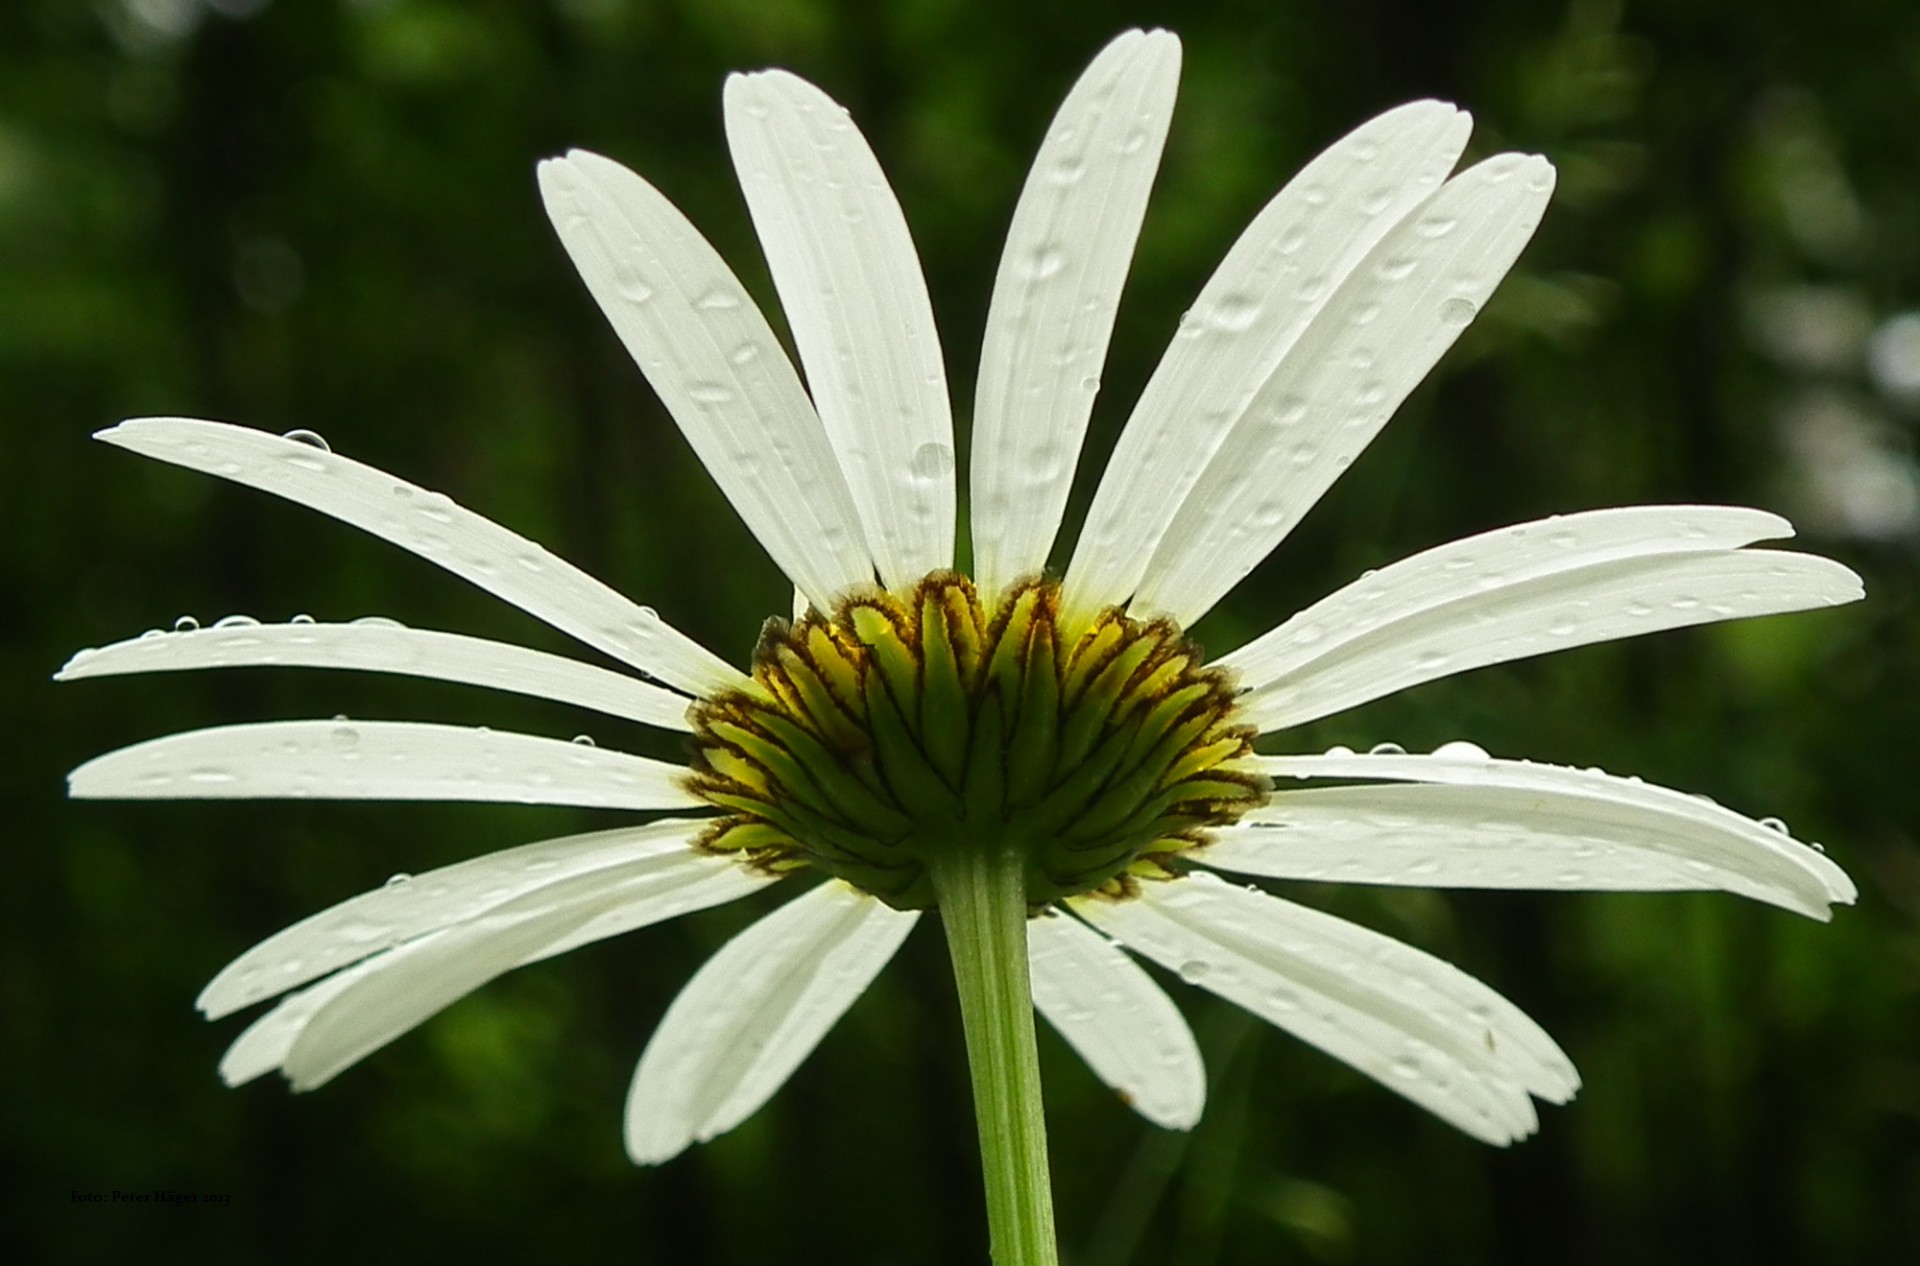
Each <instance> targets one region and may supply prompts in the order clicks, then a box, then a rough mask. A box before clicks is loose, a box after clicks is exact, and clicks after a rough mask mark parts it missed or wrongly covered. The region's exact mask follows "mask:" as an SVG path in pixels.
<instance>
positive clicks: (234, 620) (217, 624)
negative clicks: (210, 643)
mask: <svg viewBox="0 0 1920 1266" xmlns="http://www.w3.org/2000/svg"><path fill="white" fill-rule="evenodd" d="M259 623H260V621H258V620H256V619H254V618H253V617H252V616H250V615H223V616H221V617H220V618H219V619H218V620H215V621H214V622H213V627H214V628H216V629H246V628H252V627H254V626H255V625H258V624H259Z"/></svg>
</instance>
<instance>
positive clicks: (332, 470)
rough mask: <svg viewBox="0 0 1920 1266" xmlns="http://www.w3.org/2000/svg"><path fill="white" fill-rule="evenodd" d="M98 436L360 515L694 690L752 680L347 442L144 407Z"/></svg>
mask: <svg viewBox="0 0 1920 1266" xmlns="http://www.w3.org/2000/svg"><path fill="white" fill-rule="evenodd" d="M94 438H95V439H98V440H105V441H106V442H107V443H109V444H114V445H118V446H119V447H121V448H126V449H131V450H132V451H134V452H136V453H140V454H142V455H143V456H146V457H153V458H157V459H158V460H160V461H163V462H172V463H173V464H174V465H176V466H185V467H186V468H188V469H189V470H198V471H203V472H205V473H207V474H210V475H219V476H221V477H222V478H225V479H231V480H233V481H234V482H235V483H241V484H246V485H247V486H248V487H250V488H258V489H260V490H261V491H263V492H271V493H273V494H274V495H275V496H280V497H285V498H287V499H288V500H289V501H296V502H298V503H300V504H301V505H304V506H307V507H309V508H311V509H314V510H318V511H320V512H321V513H322V514H329V515H332V516H333V517H334V518H336V519H340V520H342V521H343V522H346V523H351V524H352V525H353V526H355V527H357V528H359V529H361V530H362V531H365V532H370V533H372V534H373V535H375V536H377V537H380V538H381V539H382V540H386V541H391V542H392V543H393V544H395V545H398V546H399V547H400V548H402V549H405V550H411V551H412V552H413V553H415V554H418V555H419V556H420V557H422V558H424V559H426V560H427V561H428V562H432V563H438V564H439V565H440V566H442V567H444V568H446V569H447V570H448V571H450V572H452V573H453V574H454V575H456V576H458V577H460V578H461V579H462V580H467V581H471V582H472V583H473V584H476V585H478V586H480V588H482V589H485V590H486V591H487V592H488V593H491V594H494V595H495V596H497V597H500V598H504V599H505V600H506V601H508V602H511V603H513V604H514V605H515V606H517V607H519V608H521V609H522V610H524V611H528V612H530V613H532V614H533V615H536V616H538V617H540V618H541V619H542V620H545V621H546V622H547V623H548V624H551V625H553V627H554V628H556V629H559V630H560V631H561V632H563V633H567V634H569V635H571V636H573V637H576V638H579V639H580V640H581V641H582V642H585V643H586V644H587V645H588V646H591V647H593V648H594V649H596V650H600V651H605V652H606V653H607V654H609V655H611V656H613V657H614V658H615V659H619V660H622V661H624V662H626V663H628V664H631V665H633V666H634V667H635V668H638V669H639V670H640V671H641V672H643V673H646V674H647V675H648V676H651V677H656V678H658V679H659V680H661V681H664V682H666V683H667V684H668V685H671V686H677V687H678V688H680V689H681V690H685V691H687V692H688V693H689V694H696V695H703V696H704V695H709V694H713V693H716V692H718V691H721V690H730V689H734V688H737V687H739V686H741V685H743V684H745V681H746V678H745V677H744V676H743V675H742V674H741V673H740V672H739V671H738V670H736V669H734V668H732V667H731V666H729V665H728V664H727V663H726V662H725V661H724V660H721V659H719V658H717V657H716V656H714V655H713V653H712V652H710V651H708V650H706V649H704V648H703V647H701V646H700V645H699V644H698V643H697V642H694V641H693V640H691V639H690V638H688V637H687V636H686V635H685V634H683V633H680V632H678V631H677V630H675V629H673V628H672V627H670V626H669V625H667V623H666V622H665V621H663V620H661V618H660V617H659V615H658V614H657V613H656V612H655V611H654V610H653V609H652V608H651V607H640V606H635V605H634V604H633V603H631V602H629V601H627V599H625V598H623V597H621V596H620V595H619V594H617V593H615V592H614V591H613V590H611V589H609V588H607V587H606V586H605V585H603V584H601V583H600V582H599V581H597V580H595V579H594V578H593V577H591V576H589V575H587V574H586V573H585V572H583V571H581V570H580V569H579V568H577V567H574V566H573V565H572V564H570V563H567V562H564V561H562V560H561V559H559V558H557V557H555V556H554V555H553V554H551V553H549V552H548V551H546V550H545V549H542V548H541V547H540V546H538V545H535V544H534V543H533V542H532V541H529V540H527V539H525V538H524V537H521V536H519V535H516V534H515V533H513V532H510V531H508V530H507V529H506V528H503V527H501V526H500V525H499V524H498V523H494V522H492V521H491V520H489V519H485V518H482V517H481V516H480V515H477V514H475V513H474V512H473V511H471V510H468V509H465V508H463V507H461V506H458V505H455V504H454V503H453V502H452V501H451V500H449V499H448V498H447V497H445V496H443V495H442V494H440V493H437V492H428V491H427V490H426V489H424V488H419V487H415V486H414V485H413V484H410V483H408V482H406V481H405V480H403V479H396V478H395V477H394V476H392V475H389V474H386V473H385V472H384V471H379V470H375V469H374V468H373V467H371V466H366V465H363V464H361V463H360V462H356V461H354V460H352V459H351V458H347V457H342V456H340V455H339V454H338V453H331V452H328V451H326V450H325V449H322V448H318V447H315V446H314V445H312V444H305V443H302V442H300V441H299V440H290V439H287V438H285V437H283V436H278V435H271V434H269V433H267V432H265V431H255V430H250V429H249V428H246V427H240V426H232V425H229V424H227V423H225V422H206V421H202V420H200V419H197V418H135V419H133V420H132V421H128V422H122V423H121V424H120V425H118V426H116V427H111V428H109V429H107V430H105V431H101V432H99V433H98V434H97V435H95V436H94Z"/></svg>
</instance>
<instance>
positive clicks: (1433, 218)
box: [1413, 215, 1460, 238]
mask: <svg viewBox="0 0 1920 1266" xmlns="http://www.w3.org/2000/svg"><path fill="white" fill-rule="evenodd" d="M1459 224H1460V221H1459V219H1458V218H1457V217H1455V216H1450V215H1427V216H1422V217H1420V219H1419V220H1418V221H1417V222H1416V223H1415V224H1414V226H1413V231H1414V232H1415V233H1418V234H1419V235H1420V236H1421V237H1425V238H1439V237H1445V236H1446V235H1447V234H1449V233H1451V232H1453V230H1454V229H1455V228H1457V227H1458V226H1459Z"/></svg>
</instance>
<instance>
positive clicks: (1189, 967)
mask: <svg viewBox="0 0 1920 1266" xmlns="http://www.w3.org/2000/svg"><path fill="white" fill-rule="evenodd" d="M1212 970H1213V964H1212V963H1209V962H1207V961H1206V960H1205V959H1201V958H1190V959H1188V960H1187V961H1186V962H1184V963H1182V964H1180V979H1182V980H1184V981H1186V982H1187V983H1188V984H1190V985H1197V984H1199V983H1200V981H1201V980H1202V979H1203V978H1205V976H1206V974H1207V973H1208V972H1210V971H1212Z"/></svg>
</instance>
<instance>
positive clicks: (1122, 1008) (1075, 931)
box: [1027, 914, 1207, 1130]
mask: <svg viewBox="0 0 1920 1266" xmlns="http://www.w3.org/2000/svg"><path fill="white" fill-rule="evenodd" d="M1027 961H1028V963H1029V965H1030V966H1031V969H1032V971H1031V976H1032V981H1033V1002H1034V1005H1035V1006H1036V1007H1038V1008H1039V1009H1040V1014H1041V1015H1044V1016H1045V1017H1047V1022H1048V1023H1049V1024H1051V1025H1053V1027H1054V1028H1055V1029H1057V1030H1058V1031H1059V1033H1060V1036H1061V1037H1063V1038H1065V1039H1066V1041H1067V1044H1068V1045H1069V1046H1071V1047H1073V1049H1074V1050H1075V1051H1077V1052H1078V1053H1079V1055H1080V1058H1081V1059H1084V1060H1086V1061H1087V1067H1089V1068H1091V1069H1092V1070H1093V1072H1094V1075H1095V1076H1096V1077H1098V1078H1100V1080H1101V1081H1104V1082H1106V1083H1107V1084H1108V1085H1109V1086H1112V1087H1113V1088H1114V1089H1115V1090H1117V1091H1119V1092H1120V1097H1121V1098H1122V1099H1123V1100H1125V1101H1126V1102H1127V1104H1128V1105H1129V1106H1131V1107H1132V1108H1133V1109H1134V1110H1135V1111H1136V1112H1138V1113H1139V1114H1140V1115H1141V1116H1143V1117H1145V1118H1146V1119H1147V1120H1149V1121H1151V1122H1153V1123H1154V1124H1155V1125H1161V1126H1165V1127H1166V1128H1167V1129H1169V1130H1190V1129H1192V1128H1193V1127H1194V1124H1195V1123H1196V1122H1198V1121H1199V1120H1200V1111H1201V1109H1202V1108H1203V1107H1205V1106H1206V1101H1207V1071H1206V1067H1205V1066H1204V1065H1203V1064H1202V1063H1201V1060H1200V1048H1199V1046H1197V1045H1196V1044H1195V1043H1194V1040H1193V1031H1192V1030H1191V1029H1189V1028H1188V1027H1187V1022H1186V1020H1185V1019H1183V1018H1182V1017H1181V1015H1180V1009H1179V1008H1178V1007H1176V1006H1174V1005H1173V1000H1172V999H1171V998H1169V997H1167V995H1166V991H1165V990H1163V989H1161V988H1160V986H1159V985H1156V984H1155V983H1153V978H1152V977H1150V976H1148V975H1147V973H1146V972H1144V971H1142V970H1141V969H1140V967H1139V965H1138V964H1136V963H1135V962H1134V961H1133V960H1132V959H1130V958H1128V957H1127V956H1126V954H1124V953H1123V952H1121V950H1120V949H1119V947H1117V946H1116V945H1114V944H1113V942H1111V941H1109V940H1108V939H1107V938H1106V937H1104V936H1102V935H1100V934H1099V933H1098V932H1095V931H1094V930H1093V929H1091V928H1089V927H1087V926H1086V925H1085V924H1083V923H1081V922H1080V921H1079V920H1078V919H1075V918H1072V917H1070V916H1068V915H1065V914H1053V915H1043V916H1041V917H1039V918H1035V919H1029V920H1027Z"/></svg>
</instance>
